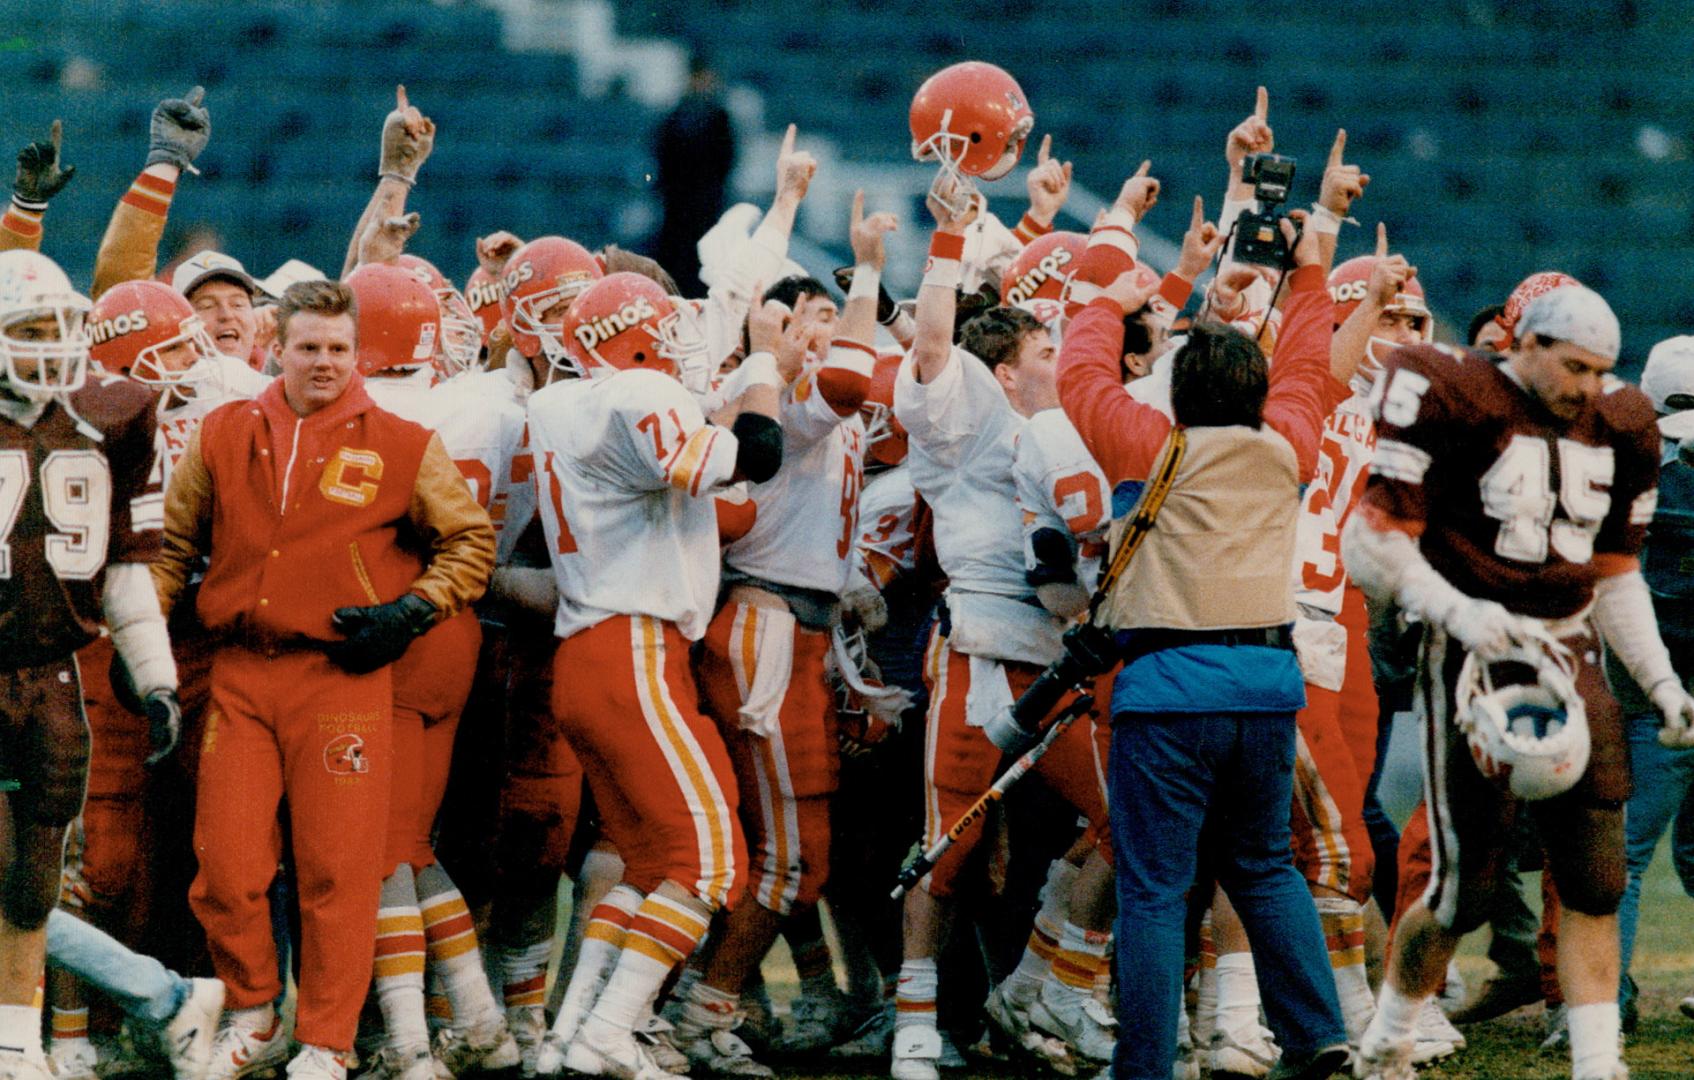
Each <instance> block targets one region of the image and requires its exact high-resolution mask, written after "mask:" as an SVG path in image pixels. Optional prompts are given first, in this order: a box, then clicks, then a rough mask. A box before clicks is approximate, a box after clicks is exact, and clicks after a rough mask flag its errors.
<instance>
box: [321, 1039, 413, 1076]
mask: <svg viewBox="0 0 1694 1080" xmlns="http://www.w3.org/2000/svg"><path fill="white" fill-rule="evenodd" d="M428 1058H429V1052H428V1051H427V1050H426V1051H425V1052H424V1059H425V1060H424V1067H425V1068H428V1067H430V1066H429V1062H428ZM367 1075H368V1074H367ZM288 1080H347V1055H346V1054H344V1053H342V1052H340V1051H338V1050H331V1049H330V1048H329V1047H327V1046H312V1045H309V1044H308V1045H304V1046H301V1047H300V1052H299V1053H298V1054H295V1055H294V1060H293V1061H290V1062H289V1063H288Z"/></svg>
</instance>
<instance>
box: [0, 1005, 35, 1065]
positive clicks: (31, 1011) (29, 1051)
mask: <svg viewBox="0 0 1694 1080" xmlns="http://www.w3.org/2000/svg"><path fill="white" fill-rule="evenodd" d="M0 1050H10V1051H12V1052H13V1053H21V1054H23V1056H24V1057H27V1058H30V1059H31V1060H34V1061H40V1060H41V1059H42V1058H44V1057H45V1056H46V1054H45V1052H44V1051H43V1050H42V1049H41V1009H40V1007H38V1006H34V1005H0Z"/></svg>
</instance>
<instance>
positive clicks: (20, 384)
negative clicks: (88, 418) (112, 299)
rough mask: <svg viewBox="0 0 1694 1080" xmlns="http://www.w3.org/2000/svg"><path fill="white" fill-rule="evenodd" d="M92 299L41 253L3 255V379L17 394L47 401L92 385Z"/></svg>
mask: <svg viewBox="0 0 1694 1080" xmlns="http://www.w3.org/2000/svg"><path fill="white" fill-rule="evenodd" d="M91 307H92V305H91V304H90V303H89V301H88V298H87V297H86V296H82V295H81V294H79V293H78V292H77V291H76V290H75V289H73V288H71V282H70V279H69V278H67V277H66V276H65V272H64V271H63V270H61V269H59V266H58V264H57V263H55V262H53V260H52V259H49V258H48V257H47V256H45V255H43V254H41V253H40V252H38V251H30V250H27V249H17V250H13V251H6V252H0V377H3V378H4V380H5V385H6V387H7V389H9V390H10V391H11V392H12V393H13V394H14V395H16V396H18V397H23V398H28V399H30V400H35V401H41V400H46V399H47V398H51V397H54V396H56V395H60V394H70V393H75V392H76V391H78V390H80V389H82V387H83V384H84V383H85V382H87V380H88V350H89V346H90V344H91V342H90V340H89V329H88V312H89V310H90V308H91Z"/></svg>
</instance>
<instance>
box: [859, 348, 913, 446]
mask: <svg viewBox="0 0 1694 1080" xmlns="http://www.w3.org/2000/svg"><path fill="white" fill-rule="evenodd" d="M903 359H905V357H904V356H903V355H902V354H900V353H897V352H879V353H877V354H876V364H875V365H874V366H873V367H872V368H871V386H870V390H869V391H868V392H867V393H866V394H865V402H864V404H863V405H860V406H859V413H860V415H862V416H863V417H864V420H865V456H866V457H867V458H869V459H870V461H871V462H873V463H875V464H877V465H889V466H893V465H898V464H900V463H901V462H902V461H905V460H906V428H905V425H903V424H901V423H900V420H899V418H898V417H896V416H895V415H894V378H895V376H896V375H898V374H899V373H900V362H901V361H902V360H903Z"/></svg>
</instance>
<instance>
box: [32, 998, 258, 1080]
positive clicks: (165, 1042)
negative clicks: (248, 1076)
mask: <svg viewBox="0 0 1694 1080" xmlns="http://www.w3.org/2000/svg"><path fill="white" fill-rule="evenodd" d="M223 1011H224V984H223V982H222V981H220V980H218V979H190V980H189V983H188V996H187V997H185V998H183V999H182V1004H181V1005H179V1006H177V1010H176V1013H175V1014H174V1015H172V1016H171V1018H170V1019H169V1020H166V1021H165V1026H164V1028H163V1029H162V1030H161V1031H160V1032H159V1042H160V1044H161V1045H162V1046H163V1047H164V1050H165V1057H166V1058H168V1059H169V1060H170V1063H171V1072H173V1073H174V1074H176V1080H206V1071H207V1068H208V1066H209V1065H210V1064H211V1061H212V1040H213V1039H214V1038H215V1037H216V1036H217V1033H218V1018H219V1017H221V1016H222V1015H223ZM61 1080H63V1076H62V1075H61Z"/></svg>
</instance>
